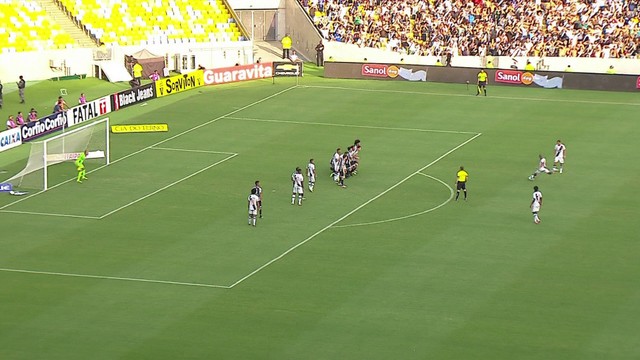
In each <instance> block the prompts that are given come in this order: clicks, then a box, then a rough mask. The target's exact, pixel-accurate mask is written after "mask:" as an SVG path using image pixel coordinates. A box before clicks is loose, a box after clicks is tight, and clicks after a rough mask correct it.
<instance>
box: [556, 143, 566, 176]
mask: <svg viewBox="0 0 640 360" xmlns="http://www.w3.org/2000/svg"><path fill="white" fill-rule="evenodd" d="M553 150H554V151H555V157H554V158H553V171H559V172H560V174H562V170H563V168H564V158H565V156H567V147H566V146H564V144H563V143H562V141H561V140H560V139H558V141H556V146H554V149H553ZM558 164H560V169H558Z"/></svg>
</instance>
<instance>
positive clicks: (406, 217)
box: [334, 172, 454, 228]
mask: <svg viewBox="0 0 640 360" xmlns="http://www.w3.org/2000/svg"><path fill="white" fill-rule="evenodd" d="M414 175H422V176H426V177H428V178H430V179H433V180H435V181H437V182H439V183H441V184H442V185H444V186H446V187H447V188H448V189H449V198H448V199H447V200H445V201H444V202H443V203H441V204H439V205H436V206H434V207H432V208H429V209H427V210H422V211H419V212H417V213H413V214H409V215H405V216H399V217H395V218H390V219H384V220H378V221H368V222H363V223H355V224H348V225H335V226H334V228H346V227H355V226H366V225H375V224H384V223H388V222H392V221H398V220H404V219H409V218H412V217H416V216H420V215H423V214H427V213H430V212H432V211H435V210H438V209H440V208H441V207H443V206H445V205H447V204H448V203H449V202H450V201H451V199H453V193H454V192H453V188H452V187H451V186H449V184H447V183H446V182H444V181H442V180H440V179H438V178H437V177H434V176H431V175H427V174H424V173H422V172H417V173H415V174H414Z"/></svg>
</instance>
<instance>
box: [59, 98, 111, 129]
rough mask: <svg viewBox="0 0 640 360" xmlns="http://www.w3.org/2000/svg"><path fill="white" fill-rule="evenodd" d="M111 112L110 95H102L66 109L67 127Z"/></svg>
mask: <svg viewBox="0 0 640 360" xmlns="http://www.w3.org/2000/svg"><path fill="white" fill-rule="evenodd" d="M110 112H111V96H110V95H109V96H103V97H101V98H99V99H96V100H93V101H90V102H88V103H86V104H82V105H78V106H75V107H72V108H71V109H69V110H67V127H72V126H75V125H78V124H80V123H83V122H85V121H87V120H91V119H95V118H97V117H98V116H102V115H105V114H108V113H110Z"/></svg>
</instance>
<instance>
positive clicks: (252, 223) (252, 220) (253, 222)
mask: <svg viewBox="0 0 640 360" xmlns="http://www.w3.org/2000/svg"><path fill="white" fill-rule="evenodd" d="M251 225H253V226H256V218H255V217H254V218H252V219H251Z"/></svg>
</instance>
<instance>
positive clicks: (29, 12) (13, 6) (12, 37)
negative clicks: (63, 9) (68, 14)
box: [0, 0, 76, 53]
mask: <svg viewBox="0 0 640 360" xmlns="http://www.w3.org/2000/svg"><path fill="white" fill-rule="evenodd" d="M0 24H2V26H1V27H0V44H1V46H2V51H3V52H9V53H11V52H23V51H38V50H45V49H66V48H70V47H72V46H74V45H75V43H76V42H75V40H74V39H73V38H72V37H71V36H70V35H69V34H68V33H66V32H64V31H63V30H62V29H61V27H60V25H59V24H57V23H55V22H54V21H53V20H52V19H51V18H50V17H49V15H48V14H47V12H46V11H45V10H44V9H43V8H42V7H41V6H40V4H38V3H37V2H36V1H31V0H19V1H16V0H0Z"/></svg>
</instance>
